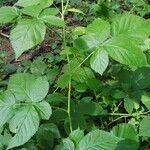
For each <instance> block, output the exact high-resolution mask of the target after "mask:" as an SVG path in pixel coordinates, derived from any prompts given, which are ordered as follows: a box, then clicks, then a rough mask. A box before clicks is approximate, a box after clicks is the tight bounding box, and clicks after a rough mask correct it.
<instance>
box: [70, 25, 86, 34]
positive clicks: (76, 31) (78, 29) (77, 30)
mask: <svg viewBox="0 0 150 150" xmlns="http://www.w3.org/2000/svg"><path fill="white" fill-rule="evenodd" d="M85 31H86V29H85V27H82V26H78V27H76V28H74V29H73V30H72V33H73V35H77V36H78V35H83V34H85Z"/></svg>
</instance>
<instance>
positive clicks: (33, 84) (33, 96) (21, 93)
mask: <svg viewBox="0 0 150 150" xmlns="http://www.w3.org/2000/svg"><path fill="white" fill-rule="evenodd" d="M8 89H9V90H11V91H12V92H13V94H14V95H15V97H16V99H17V100H18V101H30V102H31V101H33V102H39V101H42V100H43V99H44V98H45V97H46V95H47V93H48V89H49V84H48V81H47V79H46V78H45V77H36V76H34V75H31V74H27V73H20V74H16V75H13V76H12V77H11V78H10V80H9V84H8Z"/></svg>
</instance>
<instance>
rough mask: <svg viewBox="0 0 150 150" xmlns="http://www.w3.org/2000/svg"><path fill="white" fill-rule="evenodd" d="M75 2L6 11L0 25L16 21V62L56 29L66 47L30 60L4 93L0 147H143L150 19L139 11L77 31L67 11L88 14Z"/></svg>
mask: <svg viewBox="0 0 150 150" xmlns="http://www.w3.org/2000/svg"><path fill="white" fill-rule="evenodd" d="M69 2H70V1H69V0H66V1H65V2H64V1H63V0H61V1H60V2H59V1H58V5H59V4H61V10H60V9H59V8H58V7H57V6H56V5H55V4H54V3H53V0H32V1H31V0H18V2H16V3H15V4H14V6H12V7H11V6H4V7H1V8H0V23H2V24H7V23H11V24H13V27H12V29H11V31H10V36H9V38H10V43H11V45H12V48H13V50H14V53H15V58H16V59H18V58H19V57H20V56H21V55H22V54H23V53H24V52H26V51H28V50H30V49H33V48H34V47H35V46H37V45H39V44H41V43H42V42H43V41H44V40H45V36H46V29H47V28H49V26H50V27H52V26H54V27H55V28H56V30H57V29H59V30H58V31H59V33H58V31H56V32H57V34H59V35H60V37H61V42H60V44H61V45H62V47H59V48H60V49H62V51H61V52H60V53H59V54H58V55H53V54H52V53H50V54H47V55H46V56H44V58H38V59H36V60H34V61H33V62H31V64H27V62H26V63H25V62H24V63H22V64H23V65H24V66H27V67H26V68H25V70H23V71H22V70H21V71H18V73H16V74H14V75H12V76H11V77H10V78H9V81H8V83H7V87H6V88H5V89H3V90H2V91H0V116H1V117H0V129H1V130H0V135H1V136H0V148H1V147H2V148H1V149H4V148H5V146H7V148H6V149H7V150H8V149H14V148H15V149H17V147H19V146H24V145H25V144H26V143H27V144H28V143H29V144H30V142H31V143H34V146H35V145H36V146H37V147H38V148H40V149H44V150H49V149H54V150H110V149H111V150H120V149H121V150H138V148H140V146H141V143H142V142H143V141H148V142H149V138H150V132H149V126H150V117H149V113H150V95H149V93H148V92H149V87H150V81H149V75H150V67H149V56H147V55H146V54H147V53H148V51H149V48H150V44H149V43H150V40H149V35H150V20H147V19H144V18H143V17H140V16H137V15H134V14H131V12H132V11H133V9H131V10H132V11H130V12H124V13H122V14H117V15H114V16H113V17H112V18H111V19H107V20H104V19H101V18H94V20H93V21H91V23H90V24H88V25H87V27H83V26H78V27H75V28H74V27H70V26H69V25H68V26H67V23H68V22H67V17H66V18H65V16H66V15H67V13H70V12H71V14H72V13H77V14H79V15H84V16H85V13H84V12H82V11H81V10H80V9H76V8H74V7H71V6H70V3H69ZM99 3H100V2H99V1H98V2H97V5H98V4H99ZM97 5H96V6H97ZM52 6H54V7H52ZM59 7H60V6H59ZM68 24H69V23H68ZM70 29H71V31H72V33H71V35H70ZM60 31H61V32H60ZM70 41H71V42H70ZM44 60H46V61H45V62H47V64H48V65H47V64H46V63H45V62H44ZM60 62H63V66H61V70H59V69H60V66H59V65H60ZM28 63H29V62H28ZM49 66H50V69H49ZM59 71H60V72H59ZM101 79H102V80H101ZM100 80H101V81H100ZM51 88H52V90H51ZM54 88H56V89H54ZM53 89H54V90H53ZM59 89H60V91H59ZM51 91H53V92H52V93H51ZM58 91H59V92H58ZM63 92H64V93H65V94H66V93H67V96H65V94H64V95H63V94H62V93H63ZM50 93H51V94H50ZM121 106H122V107H121ZM120 107H121V108H120ZM52 109H53V111H52ZM119 111H121V113H120V112H119ZM124 111H125V112H126V113H124ZM116 116H119V118H118V117H117V118H116ZM121 119H124V120H123V121H120V120H121ZM44 120H45V121H44ZM46 120H47V121H46ZM117 121H118V122H117ZM115 122H117V123H118V124H115V125H114V126H110V125H113V123H115ZM62 126H63V127H62ZM59 128H60V129H62V128H63V129H62V130H63V131H62V133H61V134H63V138H62V135H61V134H60V131H59ZM6 129H7V130H8V132H9V133H10V136H8V135H7V134H6V133H5V130H6ZM84 131H86V132H84ZM85 133H87V134H85ZM6 137H7V140H6V142H4V141H5V140H4V139H5V138H6ZM60 138H62V140H61V142H60V141H59V139H60ZM1 139H2V140H1ZM32 139H33V141H34V140H35V141H36V142H33V141H32ZM1 141H2V142H1ZM28 147H29V148H30V145H29V146H28V145H26V146H25V149H28ZM21 148H22V147H21ZM21 148H20V147H19V149H21ZM38 148H34V149H35V150H36V149H38ZM22 150H24V148H22ZM145 150H146V148H145Z"/></svg>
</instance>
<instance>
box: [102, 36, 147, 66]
mask: <svg viewBox="0 0 150 150" xmlns="http://www.w3.org/2000/svg"><path fill="white" fill-rule="evenodd" d="M103 47H104V49H105V50H106V51H107V52H108V54H109V55H110V56H111V57H112V58H113V59H114V60H116V61H118V62H120V63H122V64H125V65H129V66H138V67H141V66H145V65H146V64H147V60H146V56H145V54H144V53H143V52H142V50H141V49H140V48H139V47H138V46H136V45H134V44H132V43H131V42H130V40H128V39H125V38H119V37H117V38H113V39H112V40H111V41H109V43H107V44H106V45H105V46H103Z"/></svg>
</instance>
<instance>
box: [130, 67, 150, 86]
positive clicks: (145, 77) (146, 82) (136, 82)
mask: <svg viewBox="0 0 150 150" xmlns="http://www.w3.org/2000/svg"><path fill="white" fill-rule="evenodd" d="M149 76H150V67H142V68H139V69H137V70H135V71H134V72H133V77H132V79H131V83H132V84H133V88H134V89H145V88H148V87H149V86H150V78H149Z"/></svg>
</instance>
